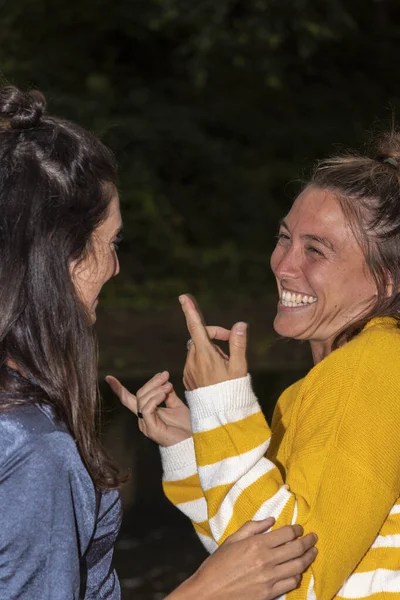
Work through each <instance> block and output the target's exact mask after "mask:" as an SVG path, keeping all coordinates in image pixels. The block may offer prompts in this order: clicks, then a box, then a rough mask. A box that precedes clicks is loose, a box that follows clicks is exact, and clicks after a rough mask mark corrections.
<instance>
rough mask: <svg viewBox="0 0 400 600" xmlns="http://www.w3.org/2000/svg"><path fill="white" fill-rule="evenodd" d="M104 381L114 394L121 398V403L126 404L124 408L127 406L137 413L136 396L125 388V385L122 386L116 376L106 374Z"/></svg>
mask: <svg viewBox="0 0 400 600" xmlns="http://www.w3.org/2000/svg"><path fill="white" fill-rule="evenodd" d="M106 381H107V383H108V385H109V386H110V388H111V389H112V391H113V392H114V394H116V395H117V396H118V398H119V399H120V400H121V402H122V404H123V405H124V406H126V408H129V410H131V411H132V412H133V413H134V414H135V415H137V411H138V409H137V400H136V396H135V395H134V394H131V393H130V391H129V390H127V389H126V387H124V386H123V385H122V383H121V382H120V381H119V380H118V379H117V378H116V377H113V376H112V375H107V377H106Z"/></svg>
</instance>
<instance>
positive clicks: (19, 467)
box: [0, 404, 121, 600]
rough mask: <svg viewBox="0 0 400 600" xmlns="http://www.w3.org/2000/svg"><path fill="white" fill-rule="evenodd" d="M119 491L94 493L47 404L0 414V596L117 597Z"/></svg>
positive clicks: (21, 599)
mask: <svg viewBox="0 0 400 600" xmlns="http://www.w3.org/2000/svg"><path fill="white" fill-rule="evenodd" d="M120 525H121V502H120V497H119V494H118V492H116V491H110V492H105V493H99V492H97V493H96V490H95V487H94V485H93V482H92V480H91V478H90V476H89V473H88V471H87V470H86V468H85V466H84V464H83V463H82V460H81V458H80V456H79V453H78V450H77V447H76V444H75V442H74V440H73V438H72V436H71V435H70V434H69V433H68V431H67V429H66V427H65V425H64V424H63V423H61V422H60V421H59V420H57V419H56V418H55V415H54V413H53V411H52V409H51V407H49V406H41V405H36V404H35V405H30V406H23V407H16V408H15V409H13V410H11V411H8V412H4V413H0V599H1V600H80V599H84V600H119V599H120V587H119V582H118V578H117V576H116V573H115V571H114V570H113V569H112V568H111V560H112V554H113V546H114V542H115V538H116V537H117V534H118V531H119V528H120Z"/></svg>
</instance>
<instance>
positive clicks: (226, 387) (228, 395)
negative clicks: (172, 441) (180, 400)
mask: <svg viewBox="0 0 400 600" xmlns="http://www.w3.org/2000/svg"><path fill="white" fill-rule="evenodd" d="M185 396H186V400H187V402H188V405H189V408H190V415H191V419H192V427H193V419H194V420H195V421H196V420H197V419H204V418H207V417H213V416H214V415H218V414H220V413H221V412H229V413H231V412H237V411H243V410H244V411H246V412H247V411H249V410H250V411H252V410H253V411H254V410H255V409H257V410H259V407H258V402H257V397H256V395H255V394H254V392H253V389H252V387H251V377H250V375H246V377H239V378H237V379H230V380H228V381H223V382H221V383H217V384H214V385H209V386H207V387H201V388H197V389H196V390H193V391H190V392H186V393H185ZM193 430H194V431H195V429H193Z"/></svg>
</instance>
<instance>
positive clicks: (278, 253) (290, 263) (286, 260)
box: [271, 245, 301, 279]
mask: <svg viewBox="0 0 400 600" xmlns="http://www.w3.org/2000/svg"><path fill="white" fill-rule="evenodd" d="M300 265H301V256H300V255H299V252H298V251H297V250H296V249H295V248H294V247H293V245H291V246H290V247H288V248H279V247H277V248H275V250H274V252H273V253H272V256H271V266H272V270H273V272H274V275H275V277H276V278H277V279H296V278H297V277H298V276H299V274H300V271H301V266H300Z"/></svg>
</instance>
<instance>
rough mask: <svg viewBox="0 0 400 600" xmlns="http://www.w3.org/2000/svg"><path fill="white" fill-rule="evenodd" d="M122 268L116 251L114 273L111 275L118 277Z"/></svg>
mask: <svg viewBox="0 0 400 600" xmlns="http://www.w3.org/2000/svg"><path fill="white" fill-rule="evenodd" d="M120 270H121V269H120V266H119V260H118V256H117V254H116V253H115V254H114V269H113V273H112V275H111V277H116V276H117V275H118V274H119V272H120Z"/></svg>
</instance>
